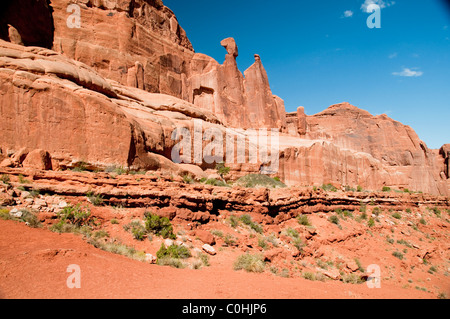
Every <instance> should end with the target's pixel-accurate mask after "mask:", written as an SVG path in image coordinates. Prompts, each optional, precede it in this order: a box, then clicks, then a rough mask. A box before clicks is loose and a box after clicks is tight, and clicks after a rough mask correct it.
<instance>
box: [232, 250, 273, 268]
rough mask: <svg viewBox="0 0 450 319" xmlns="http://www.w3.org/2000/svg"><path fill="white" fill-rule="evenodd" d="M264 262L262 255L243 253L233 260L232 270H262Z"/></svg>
mask: <svg viewBox="0 0 450 319" xmlns="http://www.w3.org/2000/svg"><path fill="white" fill-rule="evenodd" d="M265 266H266V264H265V263H264V259H263V257H262V255H251V254H248V253H247V254H245V255H241V256H239V257H238V258H237V259H236V261H235V262H234V265H233V268H234V270H241V269H244V270H245V271H247V272H263V271H264V268H265Z"/></svg>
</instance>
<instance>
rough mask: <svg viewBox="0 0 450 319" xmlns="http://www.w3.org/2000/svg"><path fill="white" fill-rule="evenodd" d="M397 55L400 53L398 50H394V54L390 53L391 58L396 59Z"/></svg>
mask: <svg viewBox="0 0 450 319" xmlns="http://www.w3.org/2000/svg"><path fill="white" fill-rule="evenodd" d="M397 55H398V53H397V52H394V53H392V54H389V59H394V58H396V57H397Z"/></svg>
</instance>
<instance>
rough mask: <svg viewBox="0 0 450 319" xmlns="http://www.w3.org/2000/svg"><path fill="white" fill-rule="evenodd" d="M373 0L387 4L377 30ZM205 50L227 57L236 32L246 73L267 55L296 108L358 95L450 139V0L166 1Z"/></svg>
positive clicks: (315, 108) (434, 144)
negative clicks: (371, 23)
mask: <svg viewBox="0 0 450 319" xmlns="http://www.w3.org/2000/svg"><path fill="white" fill-rule="evenodd" d="M369 2H375V3H378V4H379V5H380V6H381V7H382V9H381V28H379V29H376V28H374V29H370V28H368V27H367V24H366V20H367V18H368V17H369V16H370V15H371V13H368V12H366V10H365V6H364V5H367V4H369ZM164 4H165V5H166V6H168V7H169V8H171V9H172V10H173V11H174V13H175V15H176V16H177V18H178V20H179V22H180V24H181V26H182V27H183V28H184V29H185V30H186V32H187V36H188V37H189V39H190V41H191V42H192V44H193V46H194V49H195V51H196V52H199V53H204V54H207V55H209V56H211V57H213V58H215V59H216V60H217V61H218V62H220V63H223V61H224V58H225V54H226V51H225V49H224V48H222V47H221V46H220V41H221V40H222V39H224V38H227V37H233V38H235V40H236V42H237V45H238V48H239V57H238V58H237V62H238V66H239V69H240V70H241V71H242V72H243V71H244V70H245V69H247V68H248V67H249V66H250V65H251V64H252V63H253V62H254V58H253V55H254V54H255V53H257V54H259V55H260V56H261V60H262V62H263V65H264V67H265V69H266V71H267V73H268V76H269V82H270V85H271V88H272V92H273V93H274V94H276V95H278V96H280V97H281V98H282V99H284V101H285V106H286V111H287V112H292V111H295V110H296V109H297V107H298V106H304V107H305V111H306V113H307V114H309V115H312V114H315V113H318V112H320V111H322V110H324V109H326V108H327V107H328V106H330V105H332V104H336V103H339V102H344V101H345V102H349V103H351V104H353V105H355V106H358V107H360V108H362V109H365V110H367V111H369V112H371V113H372V114H375V115H376V114H383V113H385V114H387V115H388V116H390V117H391V118H393V119H395V120H397V121H400V122H402V123H404V124H406V125H410V126H411V127H412V128H413V129H414V130H415V131H416V132H417V134H418V135H419V137H420V138H421V139H422V140H423V141H424V142H425V143H426V144H427V145H428V146H429V147H430V148H440V147H441V146H442V145H443V144H445V143H450V8H449V7H448V6H446V4H445V1H444V0H395V1H390V0H339V1H336V0H322V1H313V0H309V1H304V0H278V1H273V0H272V1H267V0H240V1H238V0H227V1H216V0H189V1H186V0H164Z"/></svg>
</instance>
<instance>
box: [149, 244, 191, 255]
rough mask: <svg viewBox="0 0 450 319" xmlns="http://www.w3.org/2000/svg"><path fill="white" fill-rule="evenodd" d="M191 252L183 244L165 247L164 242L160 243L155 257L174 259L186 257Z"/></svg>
mask: <svg viewBox="0 0 450 319" xmlns="http://www.w3.org/2000/svg"><path fill="white" fill-rule="evenodd" d="M191 256H192V255H191V252H190V251H189V249H188V248H187V247H185V246H183V245H181V246H178V245H171V246H169V247H166V246H165V245H164V243H162V244H161V247H160V248H159V250H158V251H157V252H156V257H157V258H158V259H164V258H175V259H187V258H189V257H191Z"/></svg>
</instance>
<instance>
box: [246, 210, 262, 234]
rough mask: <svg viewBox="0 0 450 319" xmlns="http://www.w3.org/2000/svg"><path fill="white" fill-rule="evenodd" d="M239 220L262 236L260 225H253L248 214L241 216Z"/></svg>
mask: <svg viewBox="0 0 450 319" xmlns="http://www.w3.org/2000/svg"><path fill="white" fill-rule="evenodd" d="M240 220H241V221H242V222H243V223H244V224H245V225H247V226H249V227H250V228H251V229H253V230H254V231H256V232H257V233H260V234H262V233H263V229H262V227H261V225H259V224H257V223H255V222H254V221H252V217H251V216H250V215H248V214H245V215H242V216H241V218H240Z"/></svg>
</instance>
